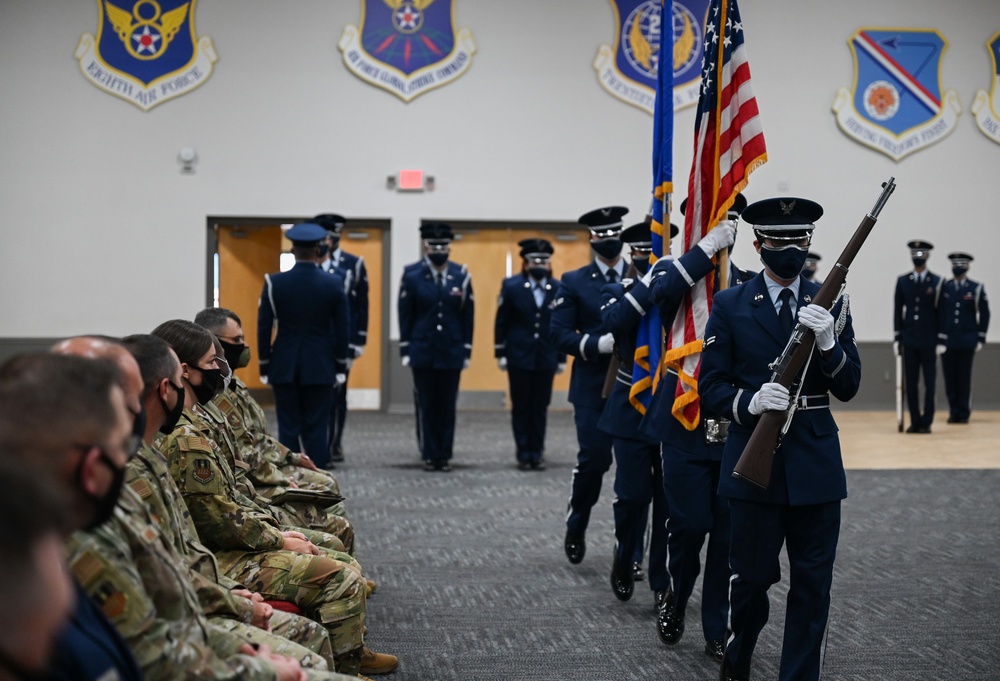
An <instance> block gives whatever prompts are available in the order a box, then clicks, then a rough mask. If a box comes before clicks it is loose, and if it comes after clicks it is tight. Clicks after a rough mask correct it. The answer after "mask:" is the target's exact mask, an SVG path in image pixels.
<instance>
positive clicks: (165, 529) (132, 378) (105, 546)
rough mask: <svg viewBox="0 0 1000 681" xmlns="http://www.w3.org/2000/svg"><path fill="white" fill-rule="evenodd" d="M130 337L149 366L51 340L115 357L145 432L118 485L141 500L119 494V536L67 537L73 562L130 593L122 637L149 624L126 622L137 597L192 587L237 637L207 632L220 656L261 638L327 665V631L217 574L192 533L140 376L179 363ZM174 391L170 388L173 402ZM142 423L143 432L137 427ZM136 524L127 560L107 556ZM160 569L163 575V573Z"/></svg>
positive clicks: (111, 348)
mask: <svg viewBox="0 0 1000 681" xmlns="http://www.w3.org/2000/svg"><path fill="white" fill-rule="evenodd" d="M135 345H136V346H137V347H139V348H140V349H142V350H144V351H145V352H139V353H138V354H139V355H140V356H141V357H142V358H143V361H144V362H145V363H146V365H147V366H145V367H144V366H142V365H140V364H139V363H138V360H137V359H136V358H135V357H134V356H133V355H132V354H131V353H130V350H129V349H128V347H124V346H123V344H119V343H116V342H109V341H107V340H103V339H99V338H90V337H79V338H72V339H69V340H67V341H63V342H61V343H58V344H57V345H56V346H55V347H54V348H53V352H56V353H61V354H73V355H79V356H83V357H91V358H99V359H107V360H109V361H111V362H114V364H115V365H116V366H117V368H118V372H119V378H120V385H121V387H122V389H123V391H124V393H125V402H126V407H127V408H128V409H129V411H132V412H134V413H135V414H136V418H135V428H134V431H133V434H134V435H136V436H140V437H142V440H143V442H142V443H141V444H140V446H139V451H138V452H137V453H136V455H135V456H133V457H132V458H131V459H130V460H129V462H128V465H127V468H126V472H125V481H126V484H128V485H129V486H130V487H131V488H132V491H134V492H135V493H136V494H138V495H139V498H136V497H135V496H133V495H132V491H125V492H123V496H122V497H121V498H120V499H119V501H118V509H117V510H116V518H114V519H112V521H111V522H110V523H109V524H108V530H109V532H111V533H112V534H116V535H117V536H115V537H114V539H115V540H117V541H116V542H112V543H108V542H107V541H106V540H107V539H108V534H107V533H105V532H104V531H103V530H102V531H101V532H96V533H94V534H95V536H93V537H90V536H87V535H86V534H85V533H79V534H78V535H77V536H76V537H74V539H73V541H72V542H71V547H72V548H74V549H75V550H76V551H75V553H74V556H73V557H74V561H75V564H77V565H85V566H86V565H91V566H92V567H93V574H92V575H90V578H91V579H92V580H93V583H99V582H100V581H102V580H107V581H110V582H112V583H119V584H122V583H124V584H130V586H131V588H130V589H129V591H127V592H125V593H126V595H127V596H132V595H133V594H134V593H136V592H137V593H138V595H137V596H135V597H127V598H125V602H124V606H123V607H122V608H121V609H120V610H121V612H120V613H119V614H117V615H116V617H115V618H114V623H115V624H116V626H118V627H119V629H120V630H124V631H128V632H129V633H128V635H129V637H130V638H132V637H135V636H136V635H143V636H144V635H145V633H146V631H148V630H147V629H143V630H141V631H140V632H136V633H133V630H132V628H131V626H132V624H133V623H134V622H135V621H137V618H136V615H137V612H136V609H137V607H141V604H142V603H144V602H149V601H150V600H153V601H154V602H155V601H156V599H157V597H158V596H160V595H163V594H168V595H169V594H177V593H183V594H191V593H194V594H195V599H197V601H198V604H199V605H200V606H201V614H202V615H204V616H205V617H206V618H207V619H208V621H209V622H210V623H211V624H212V625H214V627H217V628H219V629H222V630H223V631H225V632H230V633H232V634H235V635H236V636H220V635H218V634H214V631H213V630H210V635H209V641H210V644H211V645H212V648H213V649H214V650H215V652H216V653H217V654H220V655H222V656H228V655H230V654H232V652H233V650H234V649H236V650H238V648H239V646H241V645H242V644H243V643H245V642H246V643H256V644H258V645H267V646H269V647H270V649H271V651H272V652H274V653H277V654H279V655H283V656H288V657H292V658H294V659H297V660H298V661H299V663H300V664H301V665H302V666H304V667H306V668H310V669H316V670H318V671H324V670H326V669H327V668H328V663H329V666H331V667H332V665H333V651H332V648H331V644H330V638H329V635H328V634H327V632H326V630H325V629H323V627H321V626H320V625H319V624H318V623H316V622H313V621H312V620H309V619H307V618H305V617H299V616H297V615H291V614H288V613H284V612H273V610H272V608H271V606H270V605H268V604H266V603H264V602H263V598H262V597H261V596H260V595H259V594H254V593H252V592H250V591H249V590H247V589H245V588H243V587H242V585H240V584H238V583H236V582H235V581H233V580H229V579H228V578H225V577H224V576H221V575H220V572H219V569H218V566H217V565H216V563H215V557H214V556H213V555H212V553H211V552H210V551H209V550H208V549H207V548H205V547H204V546H203V545H202V544H201V543H200V542H199V541H198V537H197V534H196V532H195V530H194V526H193V525H192V524H191V520H190V515H189V514H188V513H187V507H186V506H185V505H184V502H183V500H182V498H181V496H180V494H179V492H176V485H174V483H173V478H171V477H170V474H169V472H168V471H167V468H166V461H165V459H164V458H163V456H162V454H159V452H156V451H155V450H154V449H152V447H151V446H150V443H151V442H152V438H153V436H154V434H155V433H156V432H157V431H158V430H159V429H160V428H161V427H162V426H163V425H164V421H165V420H166V418H167V415H166V414H165V413H164V412H163V409H162V405H161V404H160V403H159V402H158V395H155V394H154V393H155V392H156V391H155V390H148V391H147V390H146V389H145V383H146V381H145V378H144V374H145V373H146V372H148V371H151V369H150V367H149V365H150V364H158V365H159V366H161V367H168V368H169V369H170V371H169V376H167V377H164V380H163V381H159V382H158V383H163V382H164V381H172V382H173V383H174V384H175V385H176V384H177V382H178V380H177V379H178V378H179V374H180V363H179V362H178V361H177V358H176V355H174V354H173V351H172V350H171V349H170V347H169V346H168V345H167V344H166V343H165V342H164V341H163V340H161V339H159V338H155V337H153V336H144V337H139V340H138V342H137V343H136V344H135ZM129 347H132V346H129ZM153 387H155V385H154V386H153ZM179 397H180V395H176V396H175V405H176V403H177V402H178V401H179V399H178V398H179ZM181 404H183V402H182V401H181ZM137 405H138V406H137ZM142 415H145V418H143V417H142ZM140 429H144V431H143V432H142V433H140V432H139V430H140ZM150 471H163V473H164V475H163V478H165V480H166V481H169V484H171V485H173V492H174V493H173V494H172V495H171V496H172V498H171V500H170V502H166V501H165V499H164V496H163V493H162V491H161V489H160V487H159V485H160V484H161V479H162V478H160V477H158V476H157V475H155V474H152V475H151V474H149V472H150ZM168 493H169V492H168ZM119 516H120V517H119ZM151 525H155V526H156V529H158V530H159V531H160V539H161V541H160V542H153V541H152V536H153V533H152V531H150V530H149V526H151ZM136 531H141V532H142V533H143V534H144V535H145V537H146V538H147V539H148V540H147V541H145V542H143V543H140V544H138V545H137V548H134V549H133V550H132V558H133V560H129V557H128V556H125V559H124V564H122V561H121V560H114V556H116V555H117V554H120V553H121V552H120V551H119V549H118V546H120V543H121V541H123V540H124V541H126V542H128V541H129V540H128V537H129V536H130V533H131V534H135V532H136ZM129 543H131V542H129ZM163 575H167V576H168V578H167V579H164V577H163ZM135 576H138V577H139V578H140V579H141V580H142V582H141V583H139V582H136V581H135V580H134V579H133V577H135ZM175 582H176V583H175ZM223 584H224V586H223ZM141 619H142V618H139V621H141ZM146 638H148V636H147V637H146Z"/></svg>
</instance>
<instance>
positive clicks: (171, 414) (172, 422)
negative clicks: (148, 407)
mask: <svg viewBox="0 0 1000 681" xmlns="http://www.w3.org/2000/svg"><path fill="white" fill-rule="evenodd" d="M167 383H169V384H170V387H171V388H173V389H174V392H176V393H177V402H175V403H174V407H173V409H171V408H170V407H168V406H167V402H166V400H164V399H163V398H162V397H160V394H159V393H157V394H156V397H157V399H159V400H160V404H161V405H163V412H164V414H166V416H167V420H166V421H164V422H163V425H162V426H160V432H161V433H163V434H164V435H170V433H172V432H174V428H175V427H176V426H177V422H178V421H180V420H181V414H182V413H184V386H183V385H174V382H173V381H170V380H168V381H167Z"/></svg>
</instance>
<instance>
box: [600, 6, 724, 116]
mask: <svg viewBox="0 0 1000 681" xmlns="http://www.w3.org/2000/svg"><path fill="white" fill-rule="evenodd" d="M708 5H709V0H674V1H673V5H672V6H673V12H672V16H671V30H672V31H673V46H674V50H673V57H672V66H673V73H674V88H673V89H674V110H675V111H676V110H678V109H683V108H684V107H687V106H692V105H693V104H696V103H697V102H698V93H699V91H700V89H701V63H702V58H703V57H704V51H705V18H706V16H707V14H708ZM611 9H612V10H613V12H614V16H615V45H614V47H611V46H610V45H601V46H600V47H598V49H597V57H595V58H594V64H593V66H594V69H595V70H596V71H597V77H598V79H599V80H600V83H601V87H603V88H604V89H605V90H607V91H608V93H609V94H611V95H612V96H613V97H617V98H618V99H620V100H622V101H623V102H626V103H628V104H631V105H633V106H636V107H638V108H640V109H642V110H643V111H645V112H647V113H649V114H652V113H653V107H654V102H655V99H656V80H657V76H656V74H657V69H658V65H659V62H660V31H661V30H665V28H664V27H663V26H662V24H663V23H664V20H663V17H662V16H661V12H662V8H661V3H660V0H611Z"/></svg>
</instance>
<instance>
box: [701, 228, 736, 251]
mask: <svg viewBox="0 0 1000 681" xmlns="http://www.w3.org/2000/svg"><path fill="white" fill-rule="evenodd" d="M734 243H736V228H735V227H733V223H732V221H731V220H723V221H722V222H720V223H719V224H717V225H716V226H715V227H713V228H712V230H711V231H710V232H709V233H708V234H706V235H705V236H703V237H702V238H701V241H699V242H698V247H699V248H700V249H701V250H703V251H705V255H707V256H708V257H709V258H711V257H712V256H713V255H715V254H716V253H718V252H719V251H721V250H722V249H723V248H729V247H730V246H732V245H733V244H734Z"/></svg>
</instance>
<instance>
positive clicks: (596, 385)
mask: <svg viewBox="0 0 1000 681" xmlns="http://www.w3.org/2000/svg"><path fill="white" fill-rule="evenodd" d="M626 213H628V208H625V207H623V206H610V207H608V208H599V209H597V210H593V211H590V212H589V213H586V214H584V215H582V216H581V217H580V219H579V222H580V224H581V225H583V226H584V227H586V228H587V229H588V230H589V232H590V247H591V249H593V251H594V255H595V259H594V261H593V262H592V263H590V264H589V265H585V266H584V267H581V268H580V269H577V270H573V271H572V272H567V273H566V274H565V275H563V278H562V283H561V284H560V285H559V289H558V290H557V292H556V299H555V301H554V302H553V305H554V308H553V311H552V323H551V334H552V343H553V345H555V347H556V349H557V350H558V351H559V352H564V353H566V354H567V355H572V356H573V357H574V361H573V372H572V375H571V377H570V383H569V401H570V403H571V404H572V405H573V419H574V421H575V422H576V439H577V443H578V444H579V446H580V450H579V453H578V454H577V459H576V467H575V468H574V469H573V482H572V492H571V496H570V500H569V512H568V516H567V519H566V538H565V540H564V542H563V548H564V549H565V551H566V557H567V558H569V561H570V562H571V563H574V564H576V563H579V562H580V561H582V560H583V556H584V553H585V552H586V550H587V546H586V539H585V534H586V531H587V524H588V523H589V522H590V509H591V508H592V507H593V505H594V504H596V503H597V499H598V498H599V497H600V495H601V479H602V478H603V477H604V473H605V472H606V471H607V470H608V469H609V468H610V467H611V460H612V459H611V436H610V435H608V434H607V433H605V432H603V431H602V430H600V429H599V428H598V427H597V422H598V420H600V418H601V412H602V411H603V410H604V402H605V398H604V397H602V396H601V393H602V390H603V387H604V380H605V378H606V376H607V373H608V366H609V365H610V363H611V353H612V351H613V350H614V345H615V338H614V335H613V334H612V333H611V331H610V329H608V327H607V326H606V325H605V324H604V320H603V319H602V317H601V289H602V288H604V286H605V284H613V283H616V282H620V281H621V280H622V277H623V276H624V274H625V261H624V260H623V259H622V256H621V252H622V242H621V238H620V235H621V231H622V217H624V215H625V214H626Z"/></svg>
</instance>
